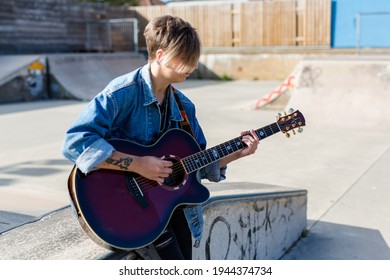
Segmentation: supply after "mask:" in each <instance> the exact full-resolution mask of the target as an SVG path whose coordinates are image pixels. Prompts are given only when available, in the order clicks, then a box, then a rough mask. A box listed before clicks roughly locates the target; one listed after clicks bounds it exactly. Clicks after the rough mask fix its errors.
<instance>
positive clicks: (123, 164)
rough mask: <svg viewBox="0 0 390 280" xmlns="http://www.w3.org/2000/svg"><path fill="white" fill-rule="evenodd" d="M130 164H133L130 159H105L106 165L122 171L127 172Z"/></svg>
mask: <svg viewBox="0 0 390 280" xmlns="http://www.w3.org/2000/svg"><path fill="white" fill-rule="evenodd" d="M132 162H133V159H132V158H131V157H127V158H120V159H113V158H108V159H106V163H107V164H112V165H116V166H118V167H119V168H120V169H123V170H128V169H129V166H130V164H131V163H132Z"/></svg>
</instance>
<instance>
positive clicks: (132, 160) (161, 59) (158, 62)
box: [62, 16, 259, 259]
mask: <svg viewBox="0 0 390 280" xmlns="http://www.w3.org/2000/svg"><path fill="white" fill-rule="evenodd" d="M144 36H145V39H146V44H147V50H148V63H147V64H146V65H145V66H143V67H141V68H139V69H137V70H135V71H133V72H131V73H128V74H126V75H123V76H121V77H118V78H116V79H114V80H113V81H112V82H110V83H109V84H108V86H107V87H106V88H105V89H104V90H103V91H102V92H101V93H99V94H98V95H97V96H96V97H95V98H94V99H93V100H92V101H91V102H90V103H89V104H88V105H87V107H86V108H85V109H84V110H83V112H82V113H81V114H80V115H79V117H78V118H77V119H76V121H75V122H74V123H73V125H72V126H71V127H70V128H69V130H68V131H67V133H66V135H65V139H64V143H63V147H62V152H63V154H64V156H65V157H67V158H68V159H70V160H71V161H73V162H75V164H76V166H77V168H78V169H79V170H80V171H81V172H82V173H84V174H88V173H89V172H91V171H93V170H94V169H113V170H120V171H123V172H134V173H137V174H139V175H141V176H143V177H145V178H147V179H149V180H154V181H157V182H158V183H159V184H160V185H161V184H163V182H164V179H165V178H166V177H168V176H169V174H170V173H171V172H172V161H169V160H164V159H162V158H159V157H156V156H153V155H150V156H136V155H133V154H125V153H122V152H119V151H117V150H115V148H114V147H113V146H112V145H111V144H110V143H109V142H108V141H107V140H108V139H112V138H115V139H126V140H131V141H132V142H135V143H138V144H141V145H152V144H153V143H154V142H155V141H156V140H157V139H158V138H159V137H161V135H162V134H163V133H164V132H166V131H167V130H169V129H172V128H180V123H181V122H182V121H183V115H182V114H181V110H180V108H183V109H184V111H185V113H186V115H187V117H188V121H189V123H190V127H191V129H192V132H193V136H194V138H195V140H196V142H197V143H198V144H199V147H200V148H201V149H205V147H206V139H205V136H204V134H203V132H202V129H201V127H200V125H199V123H198V120H197V118H196V116H195V106H194V104H193V103H192V102H191V101H190V100H189V99H188V98H187V97H186V96H184V95H183V93H181V92H180V91H178V90H175V89H173V87H172V86H171V84H172V83H180V82H183V81H185V80H186V78H187V77H188V76H189V75H190V73H191V72H192V71H193V70H194V69H195V68H196V66H197V64H198V59H199V57H200V53H201V43H200V40H199V37H198V34H197V32H196V30H195V29H194V28H193V27H192V26H191V25H190V24H189V23H188V22H186V21H184V20H182V19H180V18H178V17H173V16H162V17H158V18H155V19H153V20H152V21H151V22H150V23H149V24H148V25H147V26H146V28H145V32H144ZM175 94H176V95H177V96H178V97H179V99H180V101H181V103H182V105H180V104H178V103H177V101H176V98H177V97H176V96H175ZM180 101H179V102H180ZM180 106H182V107H180ZM241 135H242V142H243V143H245V145H246V147H245V148H244V149H242V150H239V151H237V152H234V153H232V154H230V155H228V156H227V157H224V158H222V159H220V160H218V161H216V162H214V163H212V164H210V165H208V166H206V167H204V168H202V169H201V170H200V171H199V172H198V178H199V180H200V179H203V178H205V179H208V180H210V181H213V182H218V181H220V180H223V179H224V178H225V172H226V165H227V164H228V163H230V162H231V161H233V160H236V159H239V158H241V157H244V156H247V155H250V154H253V153H254V152H255V151H256V149H257V146H258V142H259V138H258V137H257V135H256V133H254V131H253V130H251V131H250V133H249V134H248V133H244V132H242V133H241ZM172 145H175V143H172ZM202 225H203V220H202V208H201V206H200V205H198V206H192V205H191V206H186V207H179V208H176V209H175V211H174V212H173V214H172V216H171V219H170V222H169V224H168V226H167V227H166V229H165V231H164V232H163V233H162V234H161V235H160V236H159V237H158V238H157V239H156V240H155V241H154V242H153V245H154V248H155V251H157V253H158V255H159V257H160V258H161V259H191V255H192V237H194V239H195V240H196V241H198V242H195V244H199V240H200V237H201V233H202ZM191 234H192V237H191ZM194 246H196V245H194Z"/></svg>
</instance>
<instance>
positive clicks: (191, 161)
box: [134, 124, 280, 190]
mask: <svg viewBox="0 0 390 280" xmlns="http://www.w3.org/2000/svg"><path fill="white" fill-rule="evenodd" d="M272 125H274V124H272ZM260 130H263V131H264V133H265V135H266V137H267V136H270V135H272V134H274V133H275V132H274V131H273V129H272V127H271V125H269V126H266V127H263V128H261V129H258V130H255V133H256V134H257V135H258V136H259V138H260V139H262V138H265V137H263V136H262V135H259V132H260ZM278 131H280V130H279V129H277V131H276V132H278ZM267 132H268V133H267ZM237 141H240V142H239V144H240V146H241V147H243V142H242V139H241V137H237V138H234V139H232V140H229V141H226V142H224V143H222V144H220V145H217V146H215V147H213V148H210V149H207V150H204V151H200V152H198V153H195V154H193V155H190V156H187V157H185V158H183V159H182V160H181V161H179V162H175V163H174V164H173V165H172V169H173V171H172V173H171V174H170V175H169V177H168V178H166V180H171V181H172V180H174V181H178V179H177V178H178V176H180V178H181V176H182V174H184V173H185V167H189V168H187V169H189V171H190V172H189V173H192V172H193V171H195V170H198V169H200V168H202V167H203V166H206V165H207V164H209V163H211V162H213V161H215V160H218V159H219V158H221V156H220V154H222V156H225V153H226V154H227V155H229V154H230V151H229V149H230V147H231V146H232V144H234V145H235V146H236V148H237V149H238V150H239V146H238V145H237ZM226 145H228V146H226ZM227 147H228V148H227ZM213 150H216V151H217V153H218V157H216V156H215V154H213V152H212V151H213ZM213 158H214V159H213ZM204 161H206V162H207V163H206V164H204ZM199 163H201V165H200V166H199ZM183 165H184V166H183ZM179 167H181V168H179ZM194 167H195V169H193V168H194ZM192 169H193V170H192ZM172 177H173V179H172ZM134 179H136V180H137V183H138V184H140V185H143V184H144V183H146V182H150V181H152V182H153V180H150V179H147V178H145V177H143V176H140V175H139V176H137V177H135V178H134ZM154 182H155V181H154ZM153 185H157V182H156V184H153ZM153 185H152V186H151V185H150V184H148V185H147V186H142V189H143V190H147V189H149V188H152V187H154V186H153ZM140 187H141V186H140Z"/></svg>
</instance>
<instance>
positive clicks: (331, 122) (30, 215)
mask: <svg viewBox="0 0 390 280" xmlns="http://www.w3.org/2000/svg"><path fill="white" fill-rule="evenodd" d="M66 75H69V72H66ZM294 75H296V76H295V82H294V86H293V87H292V88H291V89H289V90H288V91H287V92H285V93H284V94H286V95H288V97H289V98H288V104H280V105H279V108H275V107H272V109H269V108H267V107H264V108H261V109H258V110H254V109H253V104H254V103H255V102H256V100H257V99H258V98H259V97H261V96H263V95H264V96H265V95H266V94H267V93H268V92H269V91H271V90H272V89H273V88H275V87H276V86H277V85H278V83H280V81H230V82H225V81H211V80H188V81H186V82H184V83H183V84H180V85H177V87H178V88H179V89H182V90H183V92H184V93H185V94H186V95H187V96H188V97H189V98H190V99H191V100H192V101H193V102H194V103H195V104H196V106H197V114H198V118H199V122H200V123H201V125H202V127H203V130H204V132H205V134H206V136H207V139H208V145H209V146H211V145H216V144H220V143H222V142H224V141H226V140H228V139H232V138H234V137H237V136H238V135H239V133H240V132H241V131H244V130H248V129H250V128H260V127H262V126H265V125H268V124H270V123H273V122H275V115H276V114H277V113H278V112H280V111H284V109H285V108H284V107H287V108H288V107H293V108H294V109H299V110H300V111H301V112H302V113H303V114H304V116H305V119H306V126H305V127H304V131H303V133H302V134H298V133H297V135H292V136H291V137H290V138H286V137H285V136H284V135H283V134H282V133H279V134H276V135H275V136H272V137H271V138H267V139H265V140H264V141H261V143H260V145H259V149H258V151H257V153H256V154H254V155H252V156H250V157H246V158H243V159H241V160H240V161H236V162H233V163H232V164H230V165H229V167H228V177H227V179H226V182H256V183H262V184H269V185H271V186H272V185H274V186H283V187H291V188H299V189H306V190H308V213H307V218H308V227H307V230H308V232H307V234H306V236H305V237H303V238H302V239H301V240H300V241H299V242H298V243H297V244H296V245H295V246H294V247H293V248H291V250H290V251H289V252H288V253H287V254H285V255H284V256H283V259H286V260H291V259H300V260H307V259H314V260H322V259H343V260H345V259H365V260H367V259H375V260H378V259H385V260H388V259H390V249H389V245H388V244H389V242H390V215H389V214H390V208H389V207H388V201H387V200H388V198H389V197H390V172H389V166H390V113H389V112H388V111H387V108H389V107H390V95H389V92H390V91H389V89H390V58H388V57H387V58H386V57H385V58H384V57H359V58H356V57H354V56H352V57H337V58H332V59H319V60H304V61H302V62H301V63H300V64H299V65H297V69H296V70H295V72H294ZM79 90H81V89H77V88H73V89H72V90H71V91H73V93H74V94H75V95H78V96H83V98H82V99H84V100H85V99H89V98H92V96H93V94H91V93H89V94H88V96H87V97H86V96H85V95H84V94H85V93H84V92H80V91H79ZM96 93H97V92H96ZM86 102H87V101H76V100H46V101H36V102H25V103H15V104H3V105H0V124H1V127H2V137H1V138H0V145H1V146H2V147H3V152H2V157H1V158H0V205H1V207H0V232H4V231H7V230H9V229H11V228H13V227H15V226H18V225H20V224H23V223H26V222H30V221H34V220H36V219H39V217H40V216H41V215H43V214H45V213H48V212H50V211H53V210H55V209H58V208H61V207H64V206H66V205H68V204H69V199H68V193H67V188H66V180H67V176H68V174H69V172H70V169H71V167H72V163H70V162H69V161H67V160H66V159H64V158H63V157H62V155H61V153H60V147H61V144H62V140H63V136H64V133H65V131H66V130H67V128H68V127H69V126H70V125H71V123H72V122H73V120H74V119H75V117H76V116H77V115H78V113H79V112H80V110H82V108H83V107H84V106H85V105H86ZM5 147H6V148H5ZM207 186H208V187H210V188H214V189H217V188H218V184H212V183H208V184H207ZM0 255H1V253H0Z"/></svg>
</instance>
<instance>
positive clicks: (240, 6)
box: [130, 0, 331, 47]
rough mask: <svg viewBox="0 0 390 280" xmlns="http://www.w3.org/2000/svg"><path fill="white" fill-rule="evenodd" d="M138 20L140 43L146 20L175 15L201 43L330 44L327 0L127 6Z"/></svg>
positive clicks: (205, 45) (251, 44)
mask: <svg viewBox="0 0 390 280" xmlns="http://www.w3.org/2000/svg"><path fill="white" fill-rule="evenodd" d="M130 9H131V10H132V11H136V12H137V13H136V17H137V18H138V19H139V21H140V31H141V32H140V36H139V40H140V46H141V47H143V46H144V44H145V40H144V38H143V36H142V31H143V30H144V28H145V26H146V24H147V23H148V22H149V20H151V19H152V18H154V17H157V16H161V15H168V14H169V15H175V16H179V17H182V18H183V19H185V20H187V21H188V22H190V23H191V24H192V25H193V26H194V27H195V28H196V29H197V30H198V33H199V36H200V37H201V40H202V44H203V47H267V46H285V47H289V46H313V47H318V46H325V47H330V22H331V21H330V12H331V0H275V1H267V0H264V1H254V2H246V3H221V4H209V5H197V6H195V5H189V6H187V5H186V6H176V5H175V6H149V7H131V8H130Z"/></svg>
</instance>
